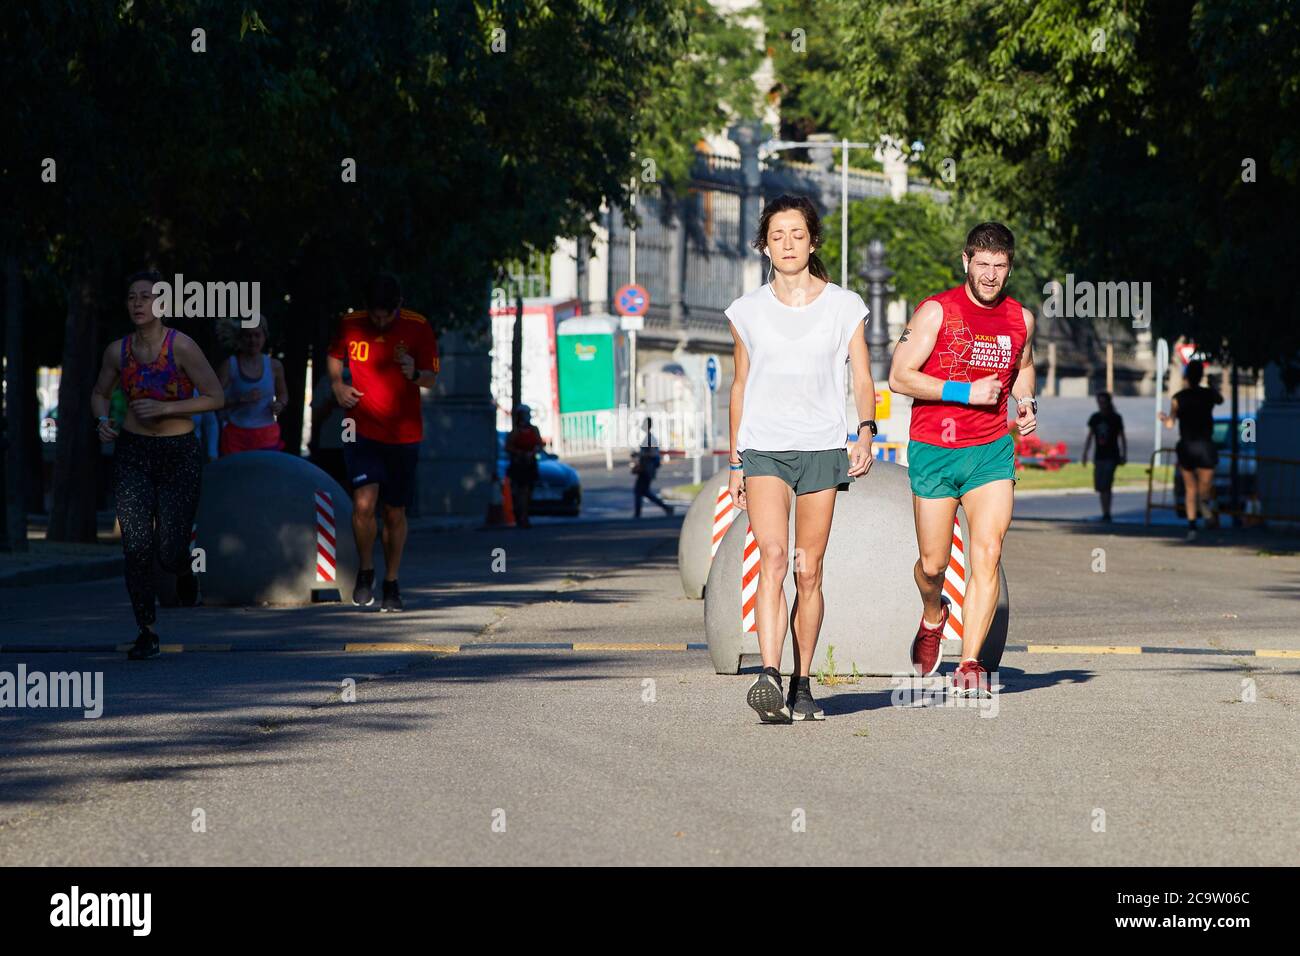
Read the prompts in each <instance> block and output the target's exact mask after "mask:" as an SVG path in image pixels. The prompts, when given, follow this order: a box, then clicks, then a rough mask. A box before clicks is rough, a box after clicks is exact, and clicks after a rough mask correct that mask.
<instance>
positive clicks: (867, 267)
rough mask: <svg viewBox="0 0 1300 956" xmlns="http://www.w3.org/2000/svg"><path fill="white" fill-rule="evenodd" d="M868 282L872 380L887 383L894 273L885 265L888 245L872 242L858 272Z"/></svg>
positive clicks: (868, 327)
mask: <svg viewBox="0 0 1300 956" xmlns="http://www.w3.org/2000/svg"><path fill="white" fill-rule="evenodd" d="M858 274H859V275H861V276H862V277H863V278H864V279H866V280H867V294H868V296H869V297H870V299H871V303H870V305H869V306H868V308H870V309H871V316H872V318H873V319H874V320H875V321H874V322H868V323H867V345H868V346H869V347H870V349H871V377H872V378H874V379H875V380H876V381H877V382H883V381H885V380H886V379H887V378H888V377H889V356H887V355H886V354H885V350H886V349H887V348H888V347H889V328H888V323H887V322H886V321H885V291H886V290H885V286H886V284H887V283H888V282H889V280H890V279H891V278H893V275H894V270H893V269H891V268H889V266H887V265H885V244H884V243H883V242H881V241H880V240H879V239H872V240H871V242H869V243H868V244H867V251H866V253H864V254H863V256H862V270H861V272H859V273H858Z"/></svg>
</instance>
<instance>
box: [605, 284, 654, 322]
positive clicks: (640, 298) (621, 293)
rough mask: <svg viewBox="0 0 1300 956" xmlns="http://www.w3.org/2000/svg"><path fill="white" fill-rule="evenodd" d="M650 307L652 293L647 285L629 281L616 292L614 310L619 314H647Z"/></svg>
mask: <svg viewBox="0 0 1300 956" xmlns="http://www.w3.org/2000/svg"><path fill="white" fill-rule="evenodd" d="M649 308H650V293H649V292H647V291H646V290H645V286H640V285H633V284H632V283H630V282H629V283H628V284H627V285H625V286H623V287H622V288H620V289H619V290H618V291H617V292H615V293H614V311H615V312H617V313H618V314H619V315H645V314H646V310H647V309H649Z"/></svg>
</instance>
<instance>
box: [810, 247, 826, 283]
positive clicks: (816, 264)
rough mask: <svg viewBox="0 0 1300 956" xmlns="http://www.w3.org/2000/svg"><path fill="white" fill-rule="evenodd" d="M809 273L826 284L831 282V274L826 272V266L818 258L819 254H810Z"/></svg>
mask: <svg viewBox="0 0 1300 956" xmlns="http://www.w3.org/2000/svg"><path fill="white" fill-rule="evenodd" d="M808 271H809V272H811V273H812V274H813V275H815V276H816V277H817V278H819V279H821V280H822V281H824V282H830V281H831V276H830V273H829V272H827V271H826V266H825V264H824V263H823V262H822V261H821V259H819V258H818V257H817V253H815V252H810V253H808Z"/></svg>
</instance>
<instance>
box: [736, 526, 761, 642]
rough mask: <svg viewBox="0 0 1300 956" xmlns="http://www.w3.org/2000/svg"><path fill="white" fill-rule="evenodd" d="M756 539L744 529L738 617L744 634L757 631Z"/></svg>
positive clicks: (748, 530)
mask: <svg viewBox="0 0 1300 956" xmlns="http://www.w3.org/2000/svg"><path fill="white" fill-rule="evenodd" d="M757 607H758V541H757V540H756V539H755V538H754V532H753V531H752V530H750V529H749V528H746V529H745V551H744V556H743V557H742V558H741V561H740V618H741V621H742V623H743V627H742V628H741V632H742V633H744V634H757V633H758V615H757V614H756V613H755V609H756V608H757Z"/></svg>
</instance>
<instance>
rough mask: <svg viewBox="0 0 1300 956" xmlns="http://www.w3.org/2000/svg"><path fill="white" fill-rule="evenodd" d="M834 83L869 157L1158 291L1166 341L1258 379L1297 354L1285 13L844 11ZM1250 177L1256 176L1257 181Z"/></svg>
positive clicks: (1212, 2)
mask: <svg viewBox="0 0 1300 956" xmlns="http://www.w3.org/2000/svg"><path fill="white" fill-rule="evenodd" d="M835 9H836V11H837V13H838V15H839V21H838V22H839V29H840V36H841V38H842V43H843V50H844V55H845V63H844V69H843V70H842V71H840V72H839V73H838V74H836V75H835V77H834V78H833V82H835V83H836V84H838V86H837V88H838V90H839V91H840V93H841V95H842V96H844V97H845V99H846V101H847V102H848V103H849V104H850V110H851V114H852V118H853V119H852V121H853V128H854V130H855V133H856V134H857V135H859V136H862V137H875V136H879V135H884V134H889V135H893V136H896V137H899V138H901V139H903V141H905V142H911V141H914V140H916V141H919V142H920V143H922V144H923V145H924V152H923V153H922V154H921V159H920V162H921V165H922V167H923V168H924V169H926V170H928V171H929V172H930V173H931V174H932V175H935V176H939V175H940V174H941V172H943V166H942V164H943V161H944V160H945V159H946V160H950V161H952V162H954V163H955V170H956V182H955V184H954V185H955V188H956V189H957V190H958V192H959V193H965V194H967V195H974V196H980V197H984V200H985V201H991V200H996V201H997V202H998V203H999V204H1000V205H1002V206H1003V208H1005V209H1006V210H1008V214H1009V216H1010V217H1024V218H1025V219H1028V220H1029V221H1031V222H1033V223H1035V224H1037V225H1039V226H1041V227H1042V228H1043V229H1045V230H1047V231H1048V232H1049V233H1050V235H1051V236H1052V237H1053V239H1054V240H1056V241H1058V242H1059V244H1060V246H1061V247H1062V251H1063V263H1064V265H1065V267H1066V268H1067V269H1068V271H1071V272H1074V273H1075V274H1077V275H1080V276H1081V277H1092V278H1094V279H1096V280H1103V281H1104V280H1124V281H1150V282H1151V283H1152V285H1153V293H1154V294H1153V298H1154V301H1155V308H1154V310H1153V312H1152V315H1151V320H1152V324H1153V331H1155V333H1156V334H1164V335H1174V334H1177V333H1186V334H1190V335H1192V336H1194V337H1195V338H1196V340H1197V341H1198V342H1200V343H1203V344H1204V346H1205V347H1206V348H1208V349H1209V350H1210V351H1212V352H1217V353H1219V354H1220V355H1226V354H1231V355H1232V357H1234V358H1235V359H1236V360H1237V361H1238V362H1239V363H1241V364H1244V365H1255V366H1258V365H1261V364H1263V363H1265V362H1268V361H1269V360H1271V359H1273V358H1276V357H1277V356H1278V355H1279V354H1283V355H1285V354H1290V353H1292V352H1294V351H1295V350H1296V349H1297V348H1298V347H1300V324H1297V323H1296V322H1295V321H1294V317H1295V311H1296V310H1295V306H1294V304H1293V296H1291V294H1290V289H1289V285H1290V283H1289V281H1288V278H1289V271H1288V269H1287V262H1286V258H1284V257H1287V258H1289V255H1290V245H1291V243H1290V242H1289V240H1288V238H1287V237H1288V236H1289V235H1292V234H1293V233H1294V229H1293V227H1292V225H1291V223H1290V221H1289V220H1288V218H1287V214H1286V213H1285V212H1284V210H1289V209H1294V208H1297V207H1300V202H1297V199H1300V197H1298V196H1297V183H1296V169H1297V153H1298V150H1297V139H1296V137H1297V135H1300V133H1298V132H1297V131H1300V121H1298V120H1300V117H1298V116H1297V83H1296V79H1295V77H1296V75H1297V70H1296V68H1297V65H1298V64H1300V19H1298V18H1296V17H1295V15H1294V10H1293V7H1292V5H1291V4H1289V3H1287V2H1285V0H1260V2H1253V0H1250V2H1247V0H1202V2H1190V0H1184V2H1157V0H1148V2H1131V0H1038V2H1036V3H1034V4H1011V3H1004V2H989V0H971V2H965V3H951V2H946V0H902V2H885V0H846V2H845V3H843V4H840V5H837V6H836V8H835ZM1247 160H1254V165H1253V169H1254V174H1255V177H1256V178H1255V180H1254V181H1246V179H1247V178H1248V177H1249V171H1248V167H1250V164H1248V163H1247Z"/></svg>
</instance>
